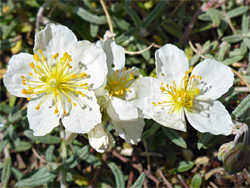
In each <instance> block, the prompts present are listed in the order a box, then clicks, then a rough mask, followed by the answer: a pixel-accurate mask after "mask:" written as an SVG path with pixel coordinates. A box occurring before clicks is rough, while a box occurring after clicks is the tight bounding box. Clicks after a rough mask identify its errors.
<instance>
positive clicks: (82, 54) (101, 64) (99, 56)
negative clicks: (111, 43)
mask: <svg viewBox="0 0 250 188" xmlns="http://www.w3.org/2000/svg"><path fill="white" fill-rule="evenodd" d="M69 54H70V55H71V58H72V62H71V64H70V65H71V66H72V69H73V70H74V69H75V68H76V69H78V71H80V72H85V73H86V74H87V75H88V77H87V78H86V79H84V80H83V82H84V83H88V84H90V86H91V88H92V89H95V88H98V87H100V86H101V85H102V84H103V83H104V82H105V81H106V76H107V72H108V70H107V64H106V55H105V53H104V52H103V50H102V49H100V48H98V47H96V46H95V45H94V44H92V43H90V42H88V41H79V42H77V43H76V44H74V45H73V46H72V47H71V49H70V51H69Z"/></svg>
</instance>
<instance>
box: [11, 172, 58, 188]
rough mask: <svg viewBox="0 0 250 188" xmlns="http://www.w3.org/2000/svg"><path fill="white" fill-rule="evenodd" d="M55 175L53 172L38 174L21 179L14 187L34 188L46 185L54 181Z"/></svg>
mask: <svg viewBox="0 0 250 188" xmlns="http://www.w3.org/2000/svg"><path fill="white" fill-rule="evenodd" d="M56 177H57V174H56V173H55V172H45V173H42V174H40V175H39V176H31V177H30V178H26V179H22V180H20V181H18V182H17V183H16V185H15V186H17V187H19V186H27V187H34V186H40V185H43V184H45V183H48V182H50V181H52V180H53V179H55V178H56Z"/></svg>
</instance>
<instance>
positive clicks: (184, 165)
mask: <svg viewBox="0 0 250 188" xmlns="http://www.w3.org/2000/svg"><path fill="white" fill-rule="evenodd" d="M193 166H194V162H192V161H181V162H180V163H179V165H178V167H177V171H178V172H186V171H188V170H190V169H191V168H193Z"/></svg>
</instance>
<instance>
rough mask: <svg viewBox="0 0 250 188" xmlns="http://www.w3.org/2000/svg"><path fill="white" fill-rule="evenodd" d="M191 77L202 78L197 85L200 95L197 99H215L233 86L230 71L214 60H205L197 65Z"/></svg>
mask: <svg viewBox="0 0 250 188" xmlns="http://www.w3.org/2000/svg"><path fill="white" fill-rule="evenodd" d="M192 75H195V76H197V75H199V76H202V79H201V82H200V84H199V85H198V88H200V90H201V91H200V95H199V96H198V98H197V99H199V100H207V99H212V100H213V99H217V98H219V97H220V96H221V95H223V94H224V93H226V92H227V91H228V89H229V88H230V87H231V86H232V85H233V80H234V75H233V72H232V71H231V69H230V68H229V67H228V66H226V65H224V64H222V63H220V62H217V61H215V60H212V59H206V60H204V61H203V62H201V63H199V64H198V65H197V66H196V67H195V68H194V70H193V72H192Z"/></svg>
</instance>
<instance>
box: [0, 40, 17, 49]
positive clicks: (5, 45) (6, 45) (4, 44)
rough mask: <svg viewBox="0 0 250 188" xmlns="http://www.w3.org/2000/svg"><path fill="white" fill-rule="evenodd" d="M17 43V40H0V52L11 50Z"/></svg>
mask: <svg viewBox="0 0 250 188" xmlns="http://www.w3.org/2000/svg"><path fill="white" fill-rule="evenodd" d="M16 43H17V40H15V39H14V38H11V39H6V40H1V41H0V50H6V49H11V48H12V47H14V46H15V45H16Z"/></svg>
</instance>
